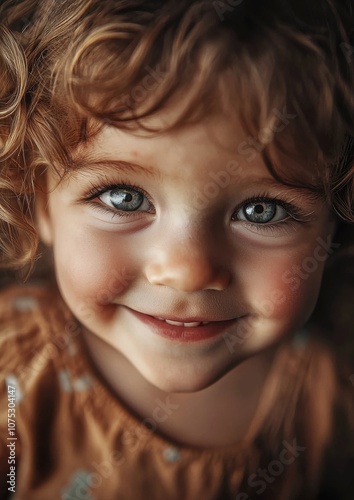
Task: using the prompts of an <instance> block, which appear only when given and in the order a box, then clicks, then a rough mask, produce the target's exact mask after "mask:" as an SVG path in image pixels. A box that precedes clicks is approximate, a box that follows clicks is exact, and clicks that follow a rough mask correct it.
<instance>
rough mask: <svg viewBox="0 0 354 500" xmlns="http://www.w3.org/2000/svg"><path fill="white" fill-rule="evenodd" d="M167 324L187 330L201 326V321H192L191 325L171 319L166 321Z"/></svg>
mask: <svg viewBox="0 0 354 500" xmlns="http://www.w3.org/2000/svg"><path fill="white" fill-rule="evenodd" d="M165 321H166V323H168V324H169V325H173V326H184V327H187V328H192V327H195V326H199V325H201V321H192V322H191V323H181V322H180V321H172V320H170V319H165Z"/></svg>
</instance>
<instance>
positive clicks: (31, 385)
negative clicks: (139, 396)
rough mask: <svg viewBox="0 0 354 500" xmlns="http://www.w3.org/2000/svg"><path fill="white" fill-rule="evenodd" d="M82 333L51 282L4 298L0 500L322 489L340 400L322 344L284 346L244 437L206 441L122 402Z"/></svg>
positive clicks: (0, 307)
mask: <svg viewBox="0 0 354 500" xmlns="http://www.w3.org/2000/svg"><path fill="white" fill-rule="evenodd" d="M80 332H81V327H80V324H79V323H78V322H77V321H76V320H75V318H74V317H73V316H72V314H71V312H70V311H69V309H68V308H67V306H66V305H65V304H64V302H63V301H62V299H61V297H60V295H59V293H58V292H57V291H56V290H52V289H49V288H45V287H41V286H32V287H12V288H8V289H7V290H5V291H4V292H2V294H1V295H0V495H2V496H1V497H0V498H4V499H5V498H7V495H10V494H11V491H16V494H15V496H14V498H15V500H52V499H53V500H54V499H62V500H116V499H120V500H125V499H129V500H130V499H132V500H139V499H149V500H150V499H153V500H154V499H156V500H159V499H161V500H162V499H168V500H169V499H171V500H177V499H178V500H181V499H183V500H200V499H203V500H209V499H210V500H212V499H213V500H214V499H220V500H226V499H233V500H249V499H253V498H257V499H258V498H261V499H264V498H267V499H272V500H291V499H298V498H299V499H300V498H301V499H302V500H303V499H305V498H317V497H316V495H315V493H314V492H315V491H316V490H317V479H318V478H322V475H323V474H322V473H323V469H322V462H323V460H322V458H324V457H325V456H326V454H325V453H324V450H325V449H326V448H328V445H329V443H330V436H331V435H332V434H331V429H332V426H333V407H334V405H335V400H336V373H335V363H334V361H333V359H332V356H331V354H330V352H329V350H328V348H327V347H325V346H323V345H321V344H320V343H318V342H314V341H311V342H310V341H307V342H302V341H301V339H300V340H299V338H297V339H296V342H292V343H289V344H287V345H285V346H284V347H282V348H281V349H280V351H279V353H278V355H277V358H276V360H275V362H274V366H273V367H272V370H271V372H270V374H269V376H268V379H267V380H266V383H265V387H264V390H263V394H262V397H261V400H260V402H259V406H258V410H257V412H256V415H255V417H254V419H253V420H252V422H250V427H249V432H248V433H247V435H246V436H245V438H244V439H243V440H242V441H241V442H240V443H239V444H237V445H233V446H230V447H224V448H218V449H199V448H192V447H186V446H181V445H180V444H178V443H174V442H172V441H171V440H169V439H168V438H166V437H165V436H163V435H161V434H159V432H158V431H157V430H156V425H155V424H154V420H153V418H147V419H144V420H140V419H139V418H138V417H137V416H135V415H134V414H133V413H132V412H130V411H129V409H127V408H125V407H124V406H123V405H122V404H121V402H120V401H119V400H118V398H117V397H116V396H114V395H113V393H112V392H111V391H110V389H109V388H108V387H107V386H106V385H105V384H104V383H103V382H102V381H101V380H100V379H98V377H97V376H96V375H95V373H94V371H93V370H92V368H91V365H90V363H89V362H88V360H87V359H86V356H85V348H84V345H83V343H82V339H81V336H80ZM309 380H310V382H311V383H309ZM163 405H164V402H163V401H161V409H162V411H168V408H164V407H163ZM210 431H211V432H212V429H211V430H210ZM340 498H341V497H340ZM348 498H349V497H348ZM341 500H342V498H341Z"/></svg>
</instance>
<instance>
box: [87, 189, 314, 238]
mask: <svg viewBox="0 0 354 500" xmlns="http://www.w3.org/2000/svg"><path fill="white" fill-rule="evenodd" d="M117 188H122V189H133V190H136V191H139V192H140V193H141V194H143V195H144V197H145V198H146V200H147V201H148V203H149V206H150V207H153V202H152V199H151V197H150V196H149V195H148V193H146V191H144V189H142V188H141V187H140V186H138V185H135V184H132V183H129V184H128V183H126V182H117V183H115V184H111V183H108V182H107V183H106V184H102V185H100V186H95V185H92V186H91V187H90V189H89V190H88V192H87V193H86V194H85V195H84V196H83V197H82V199H81V200H80V201H84V202H86V203H88V204H89V205H91V206H92V207H93V208H95V209H97V210H100V211H101V212H102V211H103V212H104V213H106V214H109V215H111V216H112V218H115V217H134V215H135V214H137V213H138V214H139V213H140V212H141V211H135V212H124V211H119V210H117V211H115V210H114V209H112V208H109V207H105V206H104V205H101V204H100V203H97V202H93V201H92V200H94V199H95V198H97V197H98V196H100V195H102V194H103V193H105V192H106V191H110V190H114V189H117ZM274 202H275V203H276V204H277V205H278V206H280V207H282V208H283V209H284V210H285V211H286V213H287V214H288V215H289V217H287V218H286V219H283V220H280V221H277V222H274V223H272V222H268V223H263V224H262V223H255V222H250V221H247V220H242V221H241V220H240V219H236V218H233V217H232V220H233V221H237V220H239V221H240V222H242V223H243V224H244V225H245V226H246V227H248V228H250V229H253V230H255V231H257V232H266V231H268V232H273V233H274V232H276V231H277V230H280V229H281V228H283V229H284V227H285V226H290V225H292V227H294V223H300V224H301V223H306V222H308V220H309V218H310V216H311V214H309V213H307V212H305V211H303V210H301V209H300V208H299V207H298V206H295V205H294V204H293V203H290V202H288V201H284V200H281V199H279V198H277V197H276V196H273V197H271V196H269V195H268V194H267V193H262V194H260V195H258V196H252V197H249V198H247V199H246V200H244V201H242V203H240V204H239V205H238V206H237V207H236V209H235V210H234V212H233V214H236V213H237V212H238V211H239V210H240V209H241V208H242V207H243V206H245V205H247V204H248V203H274Z"/></svg>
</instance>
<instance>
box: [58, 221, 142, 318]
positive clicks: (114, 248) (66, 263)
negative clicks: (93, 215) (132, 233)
mask: <svg viewBox="0 0 354 500" xmlns="http://www.w3.org/2000/svg"><path fill="white" fill-rule="evenodd" d="M54 260H55V265H56V274H57V281H58V284H59V287H60V289H61V291H62V293H63V295H64V296H65V298H66V299H67V301H68V302H69V304H72V305H73V304H76V306H75V307H76V308H77V307H81V308H82V307H87V306H89V307H90V308H92V309H95V310H100V308H101V306H104V305H107V304H108V303H111V302H112V300H114V298H115V297H117V296H119V295H120V294H122V293H123V292H125V291H126V289H127V288H128V287H129V286H130V284H131V283H132V281H133V280H134V278H135V274H136V272H135V269H136V268H137V265H136V259H135V256H134V253H133V252H132V249H131V248H130V247H129V246H128V245H124V241H122V240H121V239H119V238H117V236H116V235H115V236H112V234H106V233H103V232H102V231H96V230H92V229H89V230H85V231H76V232H75V233H74V234H71V235H70V234H67V235H66V238H63V237H61V238H60V239H59V238H58V240H57V241H56V242H55V244H54Z"/></svg>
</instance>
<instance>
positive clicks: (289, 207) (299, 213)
mask: <svg viewBox="0 0 354 500" xmlns="http://www.w3.org/2000/svg"><path fill="white" fill-rule="evenodd" d="M248 203H253V204H257V203H276V205H278V206H280V207H282V208H283V209H284V210H285V212H286V213H287V214H288V215H289V217H287V218H285V219H282V220H279V221H276V222H271V221H270V222H267V223H263V224H262V223H258V224H257V223H256V222H250V221H247V220H242V221H241V222H243V224H244V225H245V226H246V227H248V228H250V229H253V230H255V231H257V232H266V231H268V232H272V233H275V232H276V231H277V230H280V229H284V227H285V226H289V227H290V226H291V227H292V228H294V224H295V223H299V224H305V223H306V222H308V221H309V219H310V216H311V214H310V213H307V212H305V211H303V210H301V209H300V208H299V207H297V206H296V205H294V204H293V203H290V202H288V201H284V200H281V199H279V198H277V197H276V196H269V195H268V194H267V193H262V194H260V195H258V196H252V197H250V198H247V199H246V200H244V201H242V203H240V204H239V205H238V206H237V208H236V209H235V211H234V214H236V213H238V212H239V210H240V209H241V208H242V207H244V206H246V205H247V204H248ZM232 220H234V221H237V220H240V219H236V218H233V217H232Z"/></svg>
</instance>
